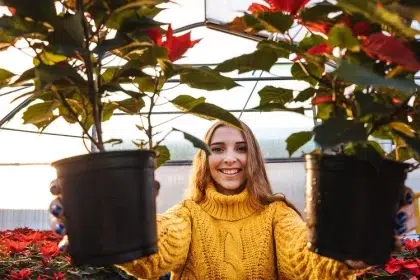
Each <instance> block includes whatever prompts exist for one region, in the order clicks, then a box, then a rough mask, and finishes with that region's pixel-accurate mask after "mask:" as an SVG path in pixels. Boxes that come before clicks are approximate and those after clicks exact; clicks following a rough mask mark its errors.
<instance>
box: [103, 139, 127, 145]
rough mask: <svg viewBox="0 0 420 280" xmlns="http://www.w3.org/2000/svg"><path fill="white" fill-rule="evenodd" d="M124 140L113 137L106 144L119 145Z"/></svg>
mask: <svg viewBox="0 0 420 280" xmlns="http://www.w3.org/2000/svg"><path fill="white" fill-rule="evenodd" d="M122 142H123V140H122V139H117V138H111V139H109V140H107V141H105V142H104V144H111V146H115V145H119V144H121V143H122Z"/></svg>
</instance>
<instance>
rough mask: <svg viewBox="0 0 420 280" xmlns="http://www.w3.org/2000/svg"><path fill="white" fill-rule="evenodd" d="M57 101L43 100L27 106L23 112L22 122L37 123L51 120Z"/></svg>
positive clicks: (57, 104)
mask: <svg viewBox="0 0 420 280" xmlns="http://www.w3.org/2000/svg"><path fill="white" fill-rule="evenodd" d="M58 106H59V103H57V102H56V101H45V102H42V103H37V104H34V105H31V106H29V107H28V108H27V109H26V111H25V112H24V113H23V117H22V119H23V123H24V124H28V123H30V124H34V125H36V124H38V123H41V122H45V121H48V120H51V118H53V117H54V115H53V111H54V110H55V109H56V108H58Z"/></svg>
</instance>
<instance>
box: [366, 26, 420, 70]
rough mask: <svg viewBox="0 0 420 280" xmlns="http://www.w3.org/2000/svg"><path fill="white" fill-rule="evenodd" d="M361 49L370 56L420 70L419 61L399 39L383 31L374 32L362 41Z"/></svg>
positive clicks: (408, 68)
mask: <svg viewBox="0 0 420 280" xmlns="http://www.w3.org/2000/svg"><path fill="white" fill-rule="evenodd" d="M361 47H362V50H363V51H364V52H365V53H366V54H367V55H368V56H370V57H372V58H377V59H380V60H382V61H386V62H389V63H393V64H398V65H401V66H402V67H404V68H405V69H406V70H409V71H418V70H420V61H419V60H418V58H417V57H416V55H415V54H414V52H413V51H412V50H411V49H410V48H409V47H408V46H407V45H406V44H405V43H404V42H403V41H401V40H399V39H397V38H395V37H394V36H387V35H385V34H383V33H374V34H371V35H369V36H368V37H367V39H366V40H364V41H363V43H362V46H361Z"/></svg>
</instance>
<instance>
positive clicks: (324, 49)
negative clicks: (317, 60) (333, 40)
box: [307, 43, 334, 55]
mask: <svg viewBox="0 0 420 280" xmlns="http://www.w3.org/2000/svg"><path fill="white" fill-rule="evenodd" d="M333 49H334V48H333V47H331V46H329V45H328V44H326V43H323V44H319V45H316V46H313V47H312V48H310V49H309V50H308V51H307V53H308V54H312V55H321V54H327V53H331V52H332V51H333Z"/></svg>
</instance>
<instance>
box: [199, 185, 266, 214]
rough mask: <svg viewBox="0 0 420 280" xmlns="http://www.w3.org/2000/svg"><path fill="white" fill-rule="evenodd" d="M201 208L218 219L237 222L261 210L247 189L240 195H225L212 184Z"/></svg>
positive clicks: (207, 190)
mask: <svg viewBox="0 0 420 280" xmlns="http://www.w3.org/2000/svg"><path fill="white" fill-rule="evenodd" d="M201 208H202V209H203V210H204V211H205V212H207V213H208V214H209V215H210V216H212V217H214V218H216V219H220V220H227V221H237V220H241V219H244V218H246V217H248V216H250V215H251V214H253V213H254V212H256V211H257V210H259V209H261V205H260V204H259V203H258V202H256V201H255V200H253V199H252V198H251V197H250V196H249V193H248V190H247V189H246V188H245V189H244V190H243V191H242V192H241V193H239V194H235V195H224V194H221V193H219V192H217V190H216V188H215V186H214V184H213V183H211V184H209V185H208V186H207V188H206V195H205V198H204V200H203V202H202V203H201Z"/></svg>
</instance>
